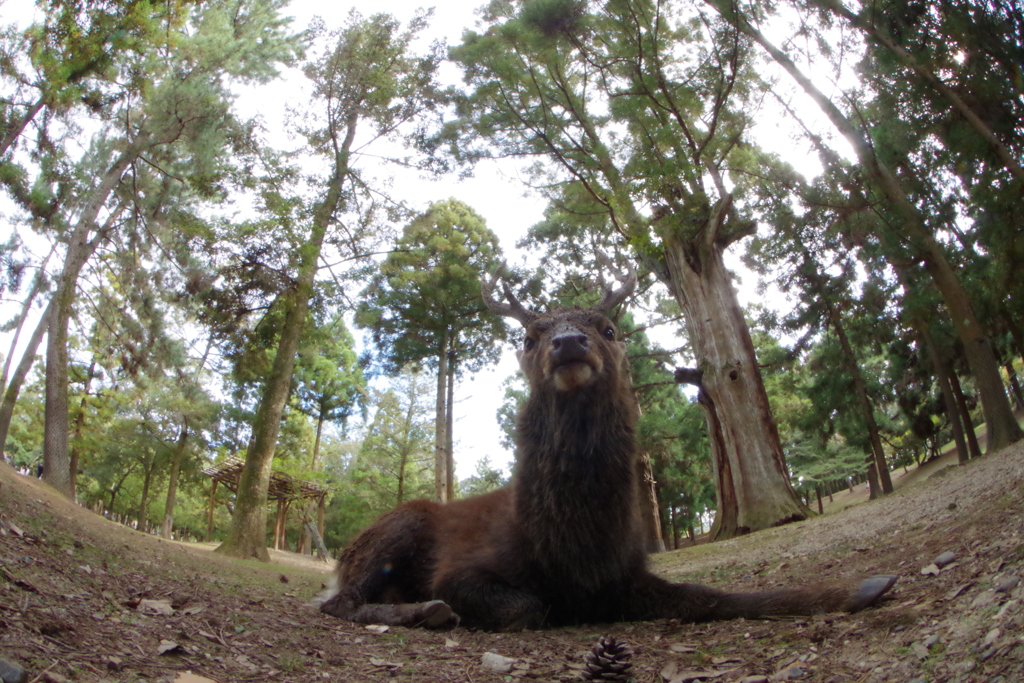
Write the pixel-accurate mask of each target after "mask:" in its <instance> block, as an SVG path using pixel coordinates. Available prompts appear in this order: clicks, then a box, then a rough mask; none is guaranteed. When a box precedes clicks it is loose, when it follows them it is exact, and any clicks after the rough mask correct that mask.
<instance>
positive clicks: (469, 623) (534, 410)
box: [318, 269, 897, 631]
mask: <svg viewBox="0 0 1024 683" xmlns="http://www.w3.org/2000/svg"><path fill="white" fill-rule="evenodd" d="M613 272H614V271H613ZM501 273H502V271H501V270H499V271H498V272H497V273H495V275H494V276H492V277H490V278H484V279H482V281H481V285H482V287H481V289H482V293H483V300H484V303H485V304H486V307H487V308H488V309H489V310H491V311H493V312H494V313H496V314H498V315H501V316H505V317H509V318H511V319H514V320H516V321H517V322H519V323H520V324H521V325H522V327H523V329H524V337H523V342H522V344H521V346H520V348H519V350H518V352H517V355H518V358H519V364H520V367H521V369H522V371H523V373H524V375H525V376H526V379H527V383H528V385H529V395H528V398H527V399H526V401H525V402H524V404H523V405H522V407H521V410H520V412H519V415H518V421H517V426H516V433H515V443H516V457H517V461H516V467H515V471H514V473H513V477H512V481H511V483H510V484H509V485H508V486H507V487H505V488H502V489H498V490H496V491H492V492H490V493H485V494H482V495H478V496H474V497H468V498H465V499H457V500H452V501H450V502H447V503H438V502H432V501H426V500H417V501H411V502H407V503H404V504H402V505H400V506H398V507H397V508H395V509H394V510H392V511H390V512H388V513H385V514H384V515H383V516H382V517H381V518H380V519H378V520H377V521H376V522H374V523H373V524H371V525H370V526H369V527H368V528H367V529H365V530H364V531H363V532H361V533H360V534H359V535H358V536H357V537H356V538H355V539H354V541H353V542H352V543H351V544H349V545H348V546H347V547H346V548H345V549H344V551H343V552H342V554H341V556H340V558H339V560H338V563H337V567H336V569H335V571H334V573H333V575H332V579H331V586H330V587H329V588H328V590H327V591H326V592H325V593H324V594H322V595H321V597H320V599H319V601H318V604H319V609H320V610H321V611H322V612H324V613H325V614H329V615H332V616H335V617H338V618H341V619H345V620H348V621H352V622H358V623H365V624H386V625H394V626H412V627H427V628H446V627H447V628H451V627H454V626H457V625H460V624H461V625H462V626H466V627H476V628H480V629H484V630H491V631H516V630H522V629H536V628H541V627H558V626H568V625H576V624H583V623H612V622H622V621H645V620H653V619H663V618H671V619H678V620H682V621H687V622H700V621H709V620H720V619H734V618H739V617H743V618H748V619H756V618H763V617H772V616H797V615H812V614H816V613H819V612H838V611H845V612H856V611H859V610H862V609H864V608H866V607H868V606H870V605H873V604H875V603H876V602H878V601H879V599H880V598H881V597H882V595H883V594H885V593H886V592H887V591H888V590H889V589H890V588H891V587H892V586H893V585H894V584H895V583H896V580H897V577H896V576H895V575H889V574H884V575H877V576H871V577H868V578H866V579H861V580H854V581H847V582H845V583H838V584H833V585H824V586H805V587H800V588H789V589H781V590H773V591H768V592H755V593H731V592H727V591H724V590H720V589H718V588H714V587H710V586H705V585H700V584H691V583H671V582H669V581H667V580H665V579H663V578H661V577H658V576H656V575H655V574H653V573H652V572H651V571H650V570H649V569H648V568H647V550H646V547H645V543H644V538H643V533H642V531H641V528H642V527H641V523H640V516H639V505H638V500H639V484H638V482H637V477H636V474H635V472H636V468H635V467H634V464H635V461H636V458H637V457H639V454H638V449H637V442H636V435H635V428H636V423H637V418H638V413H639V408H638V404H637V400H636V397H635V392H634V391H633V387H632V380H631V377H630V372H629V367H628V361H627V356H626V345H625V342H624V341H622V339H621V338H620V336H619V333H618V331H617V329H616V326H615V324H614V323H613V322H612V319H611V317H610V316H611V313H612V310H613V309H615V308H616V307H617V306H619V305H620V304H622V303H623V302H624V301H625V300H626V299H627V298H628V297H629V296H630V295H631V294H632V292H633V290H634V288H635V286H636V283H637V277H636V273H635V271H634V270H632V269H627V272H626V273H625V274H623V273H614V274H615V275H616V280H617V282H618V286H611V287H606V288H605V289H604V291H603V296H602V298H601V300H600V301H599V302H598V303H597V304H596V305H594V306H592V307H588V308H579V307H577V308H558V309H555V310H551V311H548V312H543V313H542V312H537V311H534V310H530V309H528V308H527V307H525V306H524V305H523V304H522V303H521V302H520V301H519V300H518V299H517V298H516V297H515V295H514V294H513V292H512V290H511V288H510V287H509V285H508V283H507V280H503V281H502V290H503V294H504V300H500V299H498V298H496V297H495V294H494V292H495V287H496V284H497V281H498V279H499V276H500V275H501Z"/></svg>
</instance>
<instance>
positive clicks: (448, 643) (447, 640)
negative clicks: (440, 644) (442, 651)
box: [444, 638, 459, 648]
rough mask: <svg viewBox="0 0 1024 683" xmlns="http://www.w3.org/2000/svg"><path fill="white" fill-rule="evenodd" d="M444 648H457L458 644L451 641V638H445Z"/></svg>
mask: <svg viewBox="0 0 1024 683" xmlns="http://www.w3.org/2000/svg"><path fill="white" fill-rule="evenodd" d="M444 646H445V647H447V648H453V647H458V646H459V643H458V641H455V640H452V639H451V638H445V639H444Z"/></svg>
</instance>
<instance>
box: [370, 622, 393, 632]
mask: <svg viewBox="0 0 1024 683" xmlns="http://www.w3.org/2000/svg"><path fill="white" fill-rule="evenodd" d="M388 628H389V627H388V626H385V625H384V624H370V625H369V626H367V627H366V630H367V631H370V632H372V633H387V632H388Z"/></svg>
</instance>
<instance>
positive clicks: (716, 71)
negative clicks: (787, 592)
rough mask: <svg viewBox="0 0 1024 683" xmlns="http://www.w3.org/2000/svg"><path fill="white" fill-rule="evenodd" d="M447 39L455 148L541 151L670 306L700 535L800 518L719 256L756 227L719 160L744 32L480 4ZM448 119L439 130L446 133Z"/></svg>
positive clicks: (682, 7) (549, 6)
mask: <svg viewBox="0 0 1024 683" xmlns="http://www.w3.org/2000/svg"><path fill="white" fill-rule="evenodd" d="M484 20H485V22H486V24H487V26H486V30H485V32H483V33H475V32H468V33H467V34H466V37H465V39H464V41H463V44H462V45H461V46H459V47H457V48H456V49H454V50H453V52H452V54H453V57H454V58H455V59H456V60H457V61H458V62H459V63H460V64H461V65H462V67H463V69H464V73H465V79H466V82H467V84H468V85H469V87H470V89H471V92H470V93H469V95H468V96H467V97H466V99H465V101H464V102H463V103H462V105H461V112H462V114H463V120H462V122H461V125H462V126H463V128H461V129H458V130H463V131H471V134H472V135H479V136H481V137H482V138H483V139H484V140H485V141H486V143H487V144H488V145H489V146H490V147H489V150H488V148H487V147H483V148H482V146H481V145H479V144H476V145H474V144H473V141H472V139H469V138H467V137H466V136H463V137H461V138H458V142H457V147H458V149H459V152H460V153H462V154H470V155H472V154H474V153H475V154H477V155H480V156H484V155H487V154H494V155H517V156H524V157H527V156H528V157H531V158H535V157H536V156H537V155H543V157H544V158H545V159H547V160H548V161H550V162H551V163H550V165H547V166H544V167H542V168H541V169H539V171H538V175H539V176H542V177H539V178H538V182H543V183H545V184H546V186H547V187H550V188H552V189H551V191H550V194H551V195H553V198H554V199H555V200H556V202H557V203H558V205H559V207H560V208H561V209H562V210H563V211H564V212H565V213H566V214H569V215H575V216H588V215H589V216H591V217H592V221H591V222H592V223H598V224H601V226H602V228H604V229H605V230H610V231H613V232H614V233H616V234H617V235H618V237H619V239H620V240H621V241H622V242H623V243H625V244H628V245H629V246H630V247H631V248H632V250H633V252H634V254H635V255H636V257H637V258H638V259H639V260H640V262H641V263H643V264H644V265H645V266H646V267H648V268H649V269H650V270H651V271H653V272H654V273H655V274H656V275H657V276H658V277H659V279H661V280H662V281H663V282H664V283H665V284H666V285H667V286H668V287H669V290H670V291H671V292H672V295H673V296H674V298H675V299H676V301H677V302H678V304H679V306H680V308H681V309H682V311H683V313H684V315H685V318H686V324H687V334H688V338H689V341H690V344H691V347H692V349H693V353H694V355H695V357H696V361H697V368H695V370H696V372H695V373H693V374H692V375H691V376H692V377H693V378H695V379H696V378H699V382H700V385H701V387H702V389H703V391H702V393H701V396H702V401H701V405H702V407H703V408H704V410H705V411H706V415H707V425H708V430H709V434H710V443H711V449H712V453H713V457H714V462H715V473H716V490H717V493H718V515H717V517H716V521H715V528H714V531H713V535H714V537H715V538H727V537H730V536H733V535H736V534H740V533H744V532H747V531H753V530H756V529H761V528H765V527H769V526H774V525H777V524H781V523H784V522H788V521H793V520H798V519H803V518H804V517H806V516H807V514H808V510H807V508H806V507H805V506H803V505H802V504H801V502H800V501H799V500H798V499H797V497H796V495H795V494H794V493H793V491H792V488H791V487H790V484H789V477H788V473H787V471H786V465H785V461H784V455H783V452H782V447H781V444H780V442H779V438H778V433H777V431H776V428H775V424H774V422H773V420H772V416H771V413H770V410H769V405H768V400H767V397H766V395H765V391H764V386H763V383H762V380H761V377H760V373H759V371H758V363H757V359H756V357H755V355H754V350H753V345H752V344H751V342H750V335H749V331H748V329H747V326H746V321H745V320H744V317H743V314H742V311H741V310H740V307H739V304H738V302H737V299H736V293H735V291H734V289H733V287H732V285H731V282H730V274H729V272H728V269H727V268H726V267H725V264H724V261H723V254H724V252H725V250H726V249H727V248H728V247H729V246H730V245H732V244H734V243H735V242H736V241H737V240H739V239H741V238H742V237H744V236H747V235H750V234H751V233H752V232H753V230H754V227H755V224H754V222H753V220H752V216H751V215H750V213H749V211H747V210H745V209H744V207H743V197H742V195H734V194H733V193H732V192H730V190H729V189H728V186H729V178H728V169H729V168H730V167H732V168H737V167H743V166H744V165H745V156H746V153H745V152H744V149H745V147H746V145H747V144H748V143H747V140H746V129H747V127H748V125H749V122H750V118H749V114H746V113H744V112H743V110H742V107H743V106H752V103H753V98H754V96H755V88H754V79H753V75H752V73H751V72H750V68H749V63H748V62H749V60H748V59H747V52H748V41H747V40H746V39H744V38H743V37H742V36H741V35H739V34H738V32H737V31H736V30H734V29H732V28H731V27H729V26H728V25H726V24H725V23H724V22H721V21H716V20H715V19H714V18H713V17H709V16H706V15H704V14H703V13H702V11H701V7H700V6H699V5H696V4H692V3H687V2H678V3H674V4H671V5H667V4H662V3H655V2H648V1H646V0H615V1H614V2H611V3H608V4H607V5H606V6H605V7H604V8H603V9H602V11H594V12H589V11H588V10H587V5H586V4H585V3H583V2H577V1H575V0H567V1H565V2H540V1H533V2H521V3H518V2H517V3H505V4H498V3H495V4H492V5H491V6H490V7H489V8H488V10H487V12H486V13H485V15H484ZM458 130H453V133H452V134H453V135H457V133H458Z"/></svg>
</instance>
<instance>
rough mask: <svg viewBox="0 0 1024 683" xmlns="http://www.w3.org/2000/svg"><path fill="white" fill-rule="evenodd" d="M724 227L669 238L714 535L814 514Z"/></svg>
mask: <svg viewBox="0 0 1024 683" xmlns="http://www.w3.org/2000/svg"><path fill="white" fill-rule="evenodd" d="M727 204H728V198H726V199H724V200H723V204H720V205H719V206H718V207H717V210H716V211H715V212H714V214H715V215H716V216H719V219H718V220H719V221H720V220H724V216H722V214H723V213H724V210H725V209H726V208H727ZM712 220H716V219H712ZM720 227H721V226H720V225H714V224H712V225H709V226H708V227H707V228H706V229H705V231H703V233H702V235H703V239H702V241H701V243H700V244H685V243H682V242H680V241H679V240H677V239H674V235H667V236H666V237H665V240H664V244H665V262H666V265H667V268H668V276H669V277H668V285H669V287H670V289H671V291H672V294H673V296H674V297H675V299H676V301H677V302H678V303H679V306H680V308H681V309H682V311H683V313H684V315H685V318H686V329H687V336H688V338H689V340H690V344H691V345H692V348H693V353H694V356H695V357H696V358H697V360H698V363H699V365H700V368H699V369H700V386H701V389H700V392H699V394H698V400H699V403H700V405H701V407H702V408H703V409H704V414H705V419H706V420H707V425H708V440H709V442H710V445H711V458H712V463H713V474H714V477H715V491H716V498H717V504H718V509H717V513H716V516H715V522H714V524H713V525H712V528H711V540H719V539H725V538H731V537H733V536H737V535H740V534H745V533H748V532H751V531H756V530H758V529H765V528H768V527H772V526H778V525H780V524H785V523H787V522H793V521H797V520H801V519H806V518H807V517H808V516H809V515H810V514H811V511H810V510H809V509H808V508H807V507H806V506H805V505H804V504H803V503H802V502H801V501H800V499H799V498H798V497H797V496H796V494H795V493H794V491H793V488H792V486H791V485H790V482H789V474H788V472H787V470H786V464H785V458H784V455H783V452H782V444H781V442H780V440H779V433H778V429H777V427H776V425H775V420H774V418H773V417H772V414H771V409H770V408H769V405H768V395H767V393H766V392H765V389H764V384H763V382H762V380H761V372H760V370H759V368H758V364H757V358H756V356H755V354H754V345H753V342H752V341H751V339H750V331H749V329H748V328H747V324H746V320H745V319H744V317H743V311H742V310H741V309H740V306H739V302H738V301H737V299H736V292H735V290H734V289H733V287H732V283H731V282H730V276H729V272H728V269H726V267H725V264H724V263H723V261H722V250H723V247H722V243H721V241H720V239H718V232H719V230H720Z"/></svg>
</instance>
